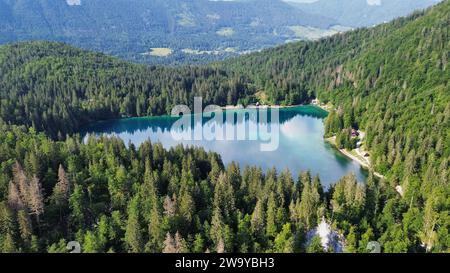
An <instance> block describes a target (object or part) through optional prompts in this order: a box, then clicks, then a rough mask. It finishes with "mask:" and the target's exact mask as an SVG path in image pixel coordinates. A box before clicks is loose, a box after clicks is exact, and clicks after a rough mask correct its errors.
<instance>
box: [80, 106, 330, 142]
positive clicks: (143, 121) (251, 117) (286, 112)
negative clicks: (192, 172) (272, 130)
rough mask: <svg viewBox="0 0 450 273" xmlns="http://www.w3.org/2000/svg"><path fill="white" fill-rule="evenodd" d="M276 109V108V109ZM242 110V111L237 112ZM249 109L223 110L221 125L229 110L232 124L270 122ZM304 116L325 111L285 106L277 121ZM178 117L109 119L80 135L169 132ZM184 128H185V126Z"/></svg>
mask: <svg viewBox="0 0 450 273" xmlns="http://www.w3.org/2000/svg"><path fill="white" fill-rule="evenodd" d="M277 110H278V109H277ZM239 111H242V112H239ZM251 111H252V110H250V111H245V110H237V111H235V110H231V111H230V110H228V111H224V112H223V125H224V126H225V125H226V124H227V123H228V121H227V115H229V114H230V112H231V113H232V114H233V116H234V119H233V125H242V124H243V123H244V122H245V123H246V125H247V126H249V124H253V125H254V124H255V123H258V124H259V125H261V126H265V125H267V124H268V123H271V110H270V109H269V110H262V109H260V110H259V111H254V113H258V114H254V113H251V114H250V112H251ZM261 115H266V116H267V119H266V120H267V122H264V121H262V120H261V118H260V117H261ZM299 115H300V116H305V117H312V118H317V119H323V118H325V117H326V113H325V112H323V111H321V110H318V109H317V108H313V107H309V106H305V107H302V108H285V109H279V123H280V125H283V124H285V123H287V122H289V121H291V120H292V119H293V118H294V117H296V116H299ZM191 118H192V119H191V129H194V127H195V126H198V125H199V123H200V120H199V118H197V119H196V118H195V117H194V115H191ZM179 119H180V118H177V117H170V116H162V117H144V118H129V119H120V120H110V121H102V122H98V123H95V124H93V125H91V126H89V127H87V128H86V129H85V130H83V131H82V132H81V135H82V136H85V135H86V134H95V133H101V134H113V133H115V134H121V133H128V134H133V133H136V132H143V131H149V130H151V132H152V133H157V132H158V131H160V132H162V133H165V132H170V130H171V129H172V125H173V124H174V123H175V121H177V120H179ZM212 119H215V116H214V114H212V116H211V117H203V118H202V123H203V125H204V124H205V123H206V122H208V121H210V120H212ZM184 130H187V128H185V129H184Z"/></svg>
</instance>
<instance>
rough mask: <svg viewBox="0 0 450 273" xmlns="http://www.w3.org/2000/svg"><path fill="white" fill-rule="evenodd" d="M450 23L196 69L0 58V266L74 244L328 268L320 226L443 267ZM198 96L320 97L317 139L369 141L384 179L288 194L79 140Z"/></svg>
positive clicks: (187, 154)
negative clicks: (290, 259)
mask: <svg viewBox="0 0 450 273" xmlns="http://www.w3.org/2000/svg"><path fill="white" fill-rule="evenodd" d="M449 21H450V1H444V2H443V3H441V4H439V5H437V6H436V7H433V8H430V9H428V10H426V11H424V12H418V13H415V14H414V15H412V16H410V17H407V18H400V19H397V20H394V21H393V22H391V23H387V24H383V25H380V26H377V27H374V28H363V29H359V30H356V31H352V32H348V33H345V34H339V35H335V36H333V37H330V38H326V39H322V40H320V41H317V42H300V43H294V44H289V45H286V46H282V47H278V48H275V49H269V50H265V51H262V52H260V53H255V54H250V55H247V56H243V57H239V58H236V59H231V60H228V61H225V62H220V63H213V64H208V65H203V66H184V67H162V66H151V67H147V66H143V65H136V64H130V63H126V62H124V61H120V60H118V59H115V58H112V57H108V56H105V55H103V54H99V53H93V52H87V51H83V50H79V49H75V48H72V47H70V46H68V45H65V44H60V43H50V42H26V43H19V44H11V45H6V46H2V47H0V124H1V127H2V128H1V132H0V139H1V141H0V145H1V147H0V168H1V173H0V222H1V224H0V227H1V230H0V250H1V251H2V252H42V251H48V252H65V251H66V249H65V246H66V244H67V242H68V241H70V240H77V241H79V242H80V243H82V246H83V251H85V252H143V251H145V252H208V251H209V252H323V251H328V252H333V249H326V250H325V249H323V248H322V247H321V246H320V241H319V240H318V239H317V238H313V239H312V240H307V237H308V236H307V234H308V231H310V230H311V229H312V228H314V227H316V226H317V224H318V222H319V221H320V220H321V219H322V218H323V217H324V218H325V219H327V220H328V221H331V224H332V226H333V227H334V228H335V229H337V230H339V231H340V232H341V233H342V236H343V237H344V241H345V245H346V247H345V251H347V252H365V251H367V249H366V246H367V242H369V241H373V240H376V241H379V242H380V243H381V244H382V246H383V251H384V252H448V251H449V249H450V236H449V225H450V216H449V206H450V199H449V196H450V195H449V193H450V186H449V181H450V172H449V161H450V148H449V143H450V141H449V139H450V120H449V119H450V92H449V90H450V89H449V80H450V73H449V69H448V58H449V57H450V56H449V55H450V53H449V52H450V50H449V49H450V40H449V37H448V22H449ZM261 94H263V95H261ZM198 95H200V96H202V97H203V99H204V101H205V103H214V104H218V105H226V104H236V103H242V104H249V103H255V102H257V101H260V100H261V98H262V97H264V98H265V100H266V101H265V102H266V103H268V104H280V105H293V104H302V103H308V102H309V101H310V100H311V99H312V98H316V97H317V98H319V99H320V100H321V101H322V102H324V103H328V104H329V105H332V106H333V107H332V109H333V110H332V111H331V112H330V115H329V117H328V118H327V120H326V122H325V128H326V135H327V136H331V135H335V136H337V137H339V138H341V139H344V140H345V139H346V137H345V134H346V133H348V132H349V129H361V130H364V131H365V132H367V136H366V143H365V145H366V146H367V148H368V149H369V150H370V153H371V158H372V159H373V163H374V164H373V171H377V172H380V173H382V174H383V175H385V176H386V179H374V178H373V177H372V176H370V177H369V179H368V181H367V183H366V184H365V185H361V184H358V183H357V182H356V179H355V178H354V177H353V176H352V175H351V174H349V175H348V176H346V177H344V178H342V179H341V180H340V181H336V182H337V183H336V184H335V185H334V186H333V187H331V188H328V189H324V188H323V187H322V186H321V183H320V178H319V177H311V175H310V174H309V173H308V172H307V171H306V172H304V173H303V174H302V175H300V177H298V178H294V177H292V175H291V174H290V173H289V170H275V169H274V170H272V171H269V172H267V173H263V172H262V171H261V170H260V169H259V168H257V167H251V166H238V165H236V164H230V165H229V166H224V164H223V163H222V162H221V159H220V156H219V155H217V154H214V153H206V152H205V151H203V150H202V149H193V148H184V147H181V146H179V147H177V148H174V149H171V150H165V149H163V148H162V146H161V145H160V144H158V143H150V142H147V143H145V144H143V145H141V146H140V147H133V146H132V145H131V146H130V147H128V148H127V146H126V145H125V144H124V143H123V142H122V141H121V140H119V139H116V138H110V139H108V138H99V139H96V138H90V139H89V140H88V141H87V142H86V143H82V142H81V140H80V139H79V137H78V136H77V135H76V132H77V131H78V130H79V129H80V128H82V127H83V126H85V125H86V124H88V123H91V122H94V121H98V120H102V119H109V118H119V117H129V116H146V115H160V114H165V113H168V112H169V111H170V109H171V108H172V106H174V105H176V104H188V105H189V104H190V103H192V102H193V97H194V96H198ZM342 145H343V146H344V147H346V148H353V147H352V144H348V143H345V141H344V143H342ZM396 186H401V187H402V188H403V194H399V193H398V192H397V191H396V190H395V187H396ZM307 242H308V243H307Z"/></svg>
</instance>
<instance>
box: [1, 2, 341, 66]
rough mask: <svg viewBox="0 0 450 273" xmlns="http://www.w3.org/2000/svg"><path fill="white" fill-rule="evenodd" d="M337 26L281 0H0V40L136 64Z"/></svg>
mask: <svg viewBox="0 0 450 273" xmlns="http://www.w3.org/2000/svg"><path fill="white" fill-rule="evenodd" d="M334 24H336V21H335V20H332V19H329V18H327V17H324V16H321V15H311V14H308V13H306V12H303V11H301V10H299V9H293V8H292V6H290V5H289V4H287V3H285V2H283V1H279V0H248V1H209V0H190V1H185V0H0V43H7V42H14V41H21V40H36V39H45V40H54V41H63V42H68V43H70V44H73V45H76V46H80V47H83V48H87V49H93V50H98V51H102V52H105V53H108V54H113V55H116V56H120V57H125V58H128V59H133V60H145V59H150V61H152V59H153V61H161V60H166V61H167V62H173V61H179V60H186V59H187V60H191V61H192V60H194V59H195V60H199V59H200V60H201V59H219V58H223V57H224V56H227V55H233V54H238V53H242V52H246V51H248V50H258V49H261V48H264V47H268V46H273V45H277V44H280V43H284V42H286V40H290V39H295V38H305V37H306V36H307V35H303V34H302V33H301V31H302V30H303V29H306V28H304V27H305V26H309V27H314V28H316V29H319V30H321V29H327V28H329V27H331V26H332V25H334ZM293 28H294V29H293ZM299 32H300V35H299ZM319 34H320V33H319ZM303 36H305V37H303ZM151 48H156V49H154V50H153V51H152V50H151ZM154 55H159V56H166V57H159V58H158V57H155V56H154ZM167 56H170V57H167Z"/></svg>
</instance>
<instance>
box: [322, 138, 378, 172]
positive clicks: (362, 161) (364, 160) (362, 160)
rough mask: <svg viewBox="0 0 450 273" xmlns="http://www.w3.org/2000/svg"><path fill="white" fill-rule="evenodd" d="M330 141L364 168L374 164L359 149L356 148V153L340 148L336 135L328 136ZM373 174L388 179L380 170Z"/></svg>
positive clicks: (369, 167) (327, 139)
mask: <svg viewBox="0 0 450 273" xmlns="http://www.w3.org/2000/svg"><path fill="white" fill-rule="evenodd" d="M325 140H326V141H327V142H328V143H330V144H332V145H333V146H334V147H335V148H336V149H337V150H338V151H339V152H341V153H342V154H343V155H345V156H347V157H348V158H350V159H352V160H354V161H356V162H358V163H359V164H360V165H361V166H362V167H363V168H365V169H367V170H371V169H372V166H371V164H370V159H368V158H364V156H362V155H361V152H360V151H358V149H354V150H352V151H354V152H355V153H356V154H358V155H356V154H353V153H352V152H350V151H347V150H346V149H339V148H338V147H337V146H336V137H330V138H326V139H325ZM373 175H375V176H376V177H378V178H380V179H381V178H382V179H386V177H385V176H384V175H382V174H381V173H379V172H373Z"/></svg>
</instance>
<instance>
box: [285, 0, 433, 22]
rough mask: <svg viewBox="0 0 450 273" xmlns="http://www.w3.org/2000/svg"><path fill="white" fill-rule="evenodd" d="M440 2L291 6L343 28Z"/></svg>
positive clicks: (359, 0) (346, 0)
mask: <svg viewBox="0 0 450 273" xmlns="http://www.w3.org/2000/svg"><path fill="white" fill-rule="evenodd" d="M440 1H441V0H408V1H404V0H318V1H316V2H313V3H295V2H290V3H291V4H292V5H293V6H295V7H297V8H299V9H301V10H304V11H306V12H310V13H313V14H323V15H325V14H326V15H327V16H328V17H331V18H333V19H336V21H337V22H338V23H339V24H340V25H343V26H348V27H354V28H356V27H367V26H373V25H376V24H379V23H383V22H387V21H390V20H392V19H394V18H397V17H399V16H405V15H408V14H409V13H411V12H413V11H414V10H419V9H424V8H427V7H429V6H431V5H434V4H436V3H438V2H440Z"/></svg>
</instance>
